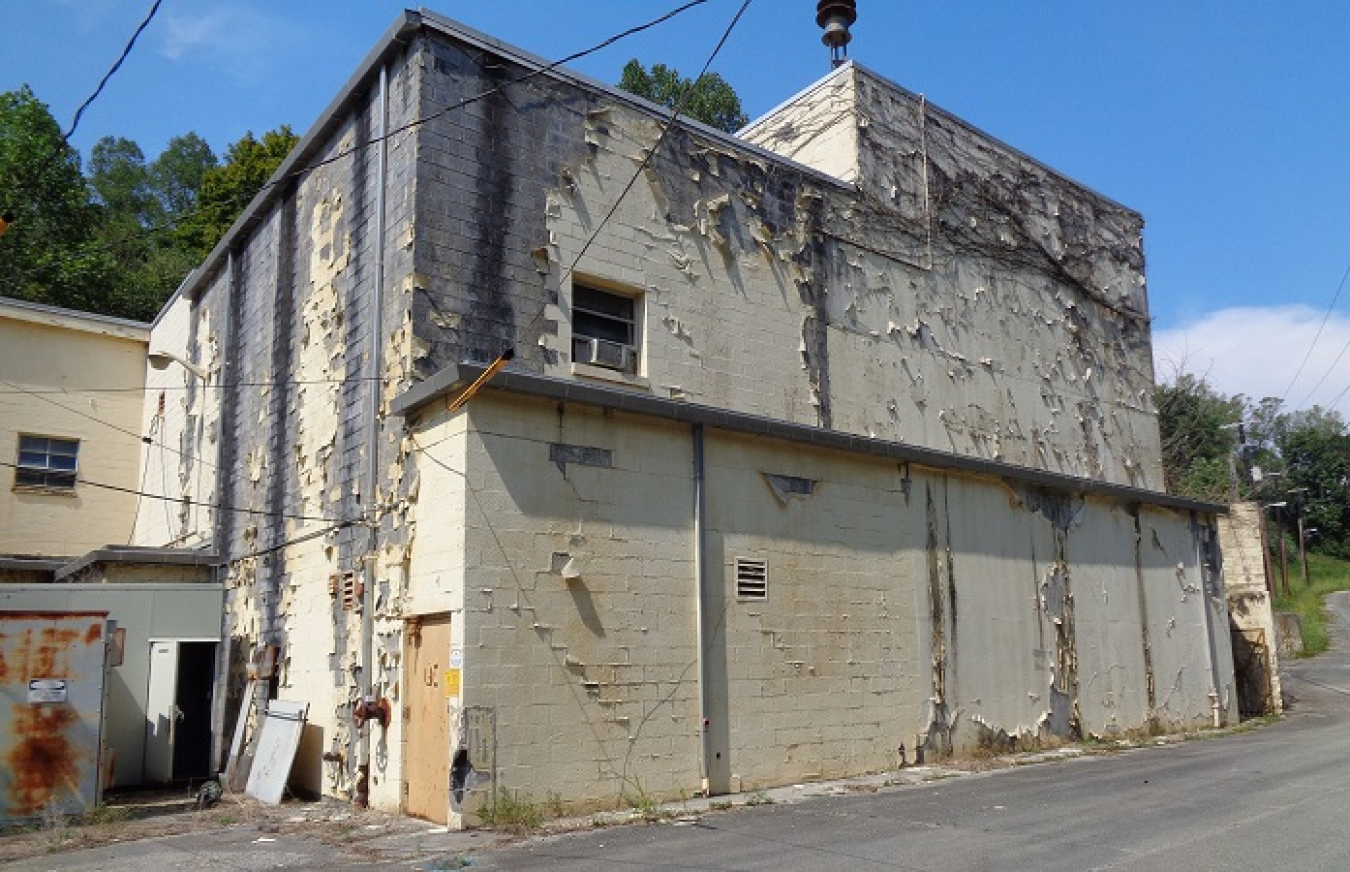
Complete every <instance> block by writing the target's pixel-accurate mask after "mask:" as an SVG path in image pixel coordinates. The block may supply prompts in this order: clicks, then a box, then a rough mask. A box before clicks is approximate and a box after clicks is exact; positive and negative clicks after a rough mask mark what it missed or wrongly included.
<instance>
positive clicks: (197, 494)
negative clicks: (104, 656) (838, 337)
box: [132, 296, 222, 548]
mask: <svg viewBox="0 0 1350 872" xmlns="http://www.w3.org/2000/svg"><path fill="white" fill-rule="evenodd" d="M212 314H213V313H212V310H211V309H210V308H209V307H203V306H198V305H196V304H195V303H194V301H193V300H191V299H188V298H186V297H177V296H176V297H174V298H172V299H171V300H170V301H169V303H168V305H167V306H166V307H165V309H164V311H162V312H161V313H160V315H159V317H158V319H156V322H155V326H154V333H153V343H152V345H151V347H150V350H151V351H153V352H168V353H170V354H175V355H177V356H178V357H179V358H181V359H183V360H186V361H188V362H189V363H192V364H194V365H195V366H198V367H200V368H201V369H202V370H203V371H204V372H205V373H206V380H205V382H203V380H202V379H201V378H199V377H197V376H196V375H194V374H193V373H192V372H191V371H189V370H188V369H187V368H186V367H183V366H181V365H179V364H177V363H170V364H169V365H168V366H167V367H165V368H164V369H162V370H157V369H155V368H154V367H151V366H146V368H145V399H144V402H143V408H142V421H141V430H140V432H142V433H144V434H146V435H147V436H149V437H150V438H151V439H152V440H153V443H152V444H150V445H148V446H145V447H144V448H143V450H142V457H141V479H142V482H141V485H142V486H141V489H143V490H147V491H149V492H151V493H154V494H157V495H159V496H163V497H166V498H167V499H162V500H160V499H149V498H147V499H146V500H145V501H144V502H143V503H142V505H141V506H140V507H139V508H138V509H137V511H136V513H135V525H136V528H135V531H134V532H133V534H132V541H133V542H135V543H136V544H139V545H149V546H154V547H180V548H196V547H210V545H211V541H212V537H211V531H212V529H213V527H214V524H215V514H214V513H215V503H216V499H215V488H216V470H217V467H218V457H217V454H218V446H217V444H216V440H217V433H216V422H218V421H219V420H220V400H221V391H220V390H219V387H220V379H221V375H222V372H221V364H222V360H221V348H220V343H219V341H217V340H216V338H215V337H216V335H217V330H216V325H215V324H214V323H213V320H212ZM198 337H204V341H203V342H201V343H199V342H198V341H197V338H198Z"/></svg>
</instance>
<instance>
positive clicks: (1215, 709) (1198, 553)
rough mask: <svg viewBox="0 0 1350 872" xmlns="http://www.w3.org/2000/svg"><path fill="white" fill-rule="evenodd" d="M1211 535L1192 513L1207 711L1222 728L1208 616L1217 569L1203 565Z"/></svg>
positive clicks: (1216, 672) (1216, 665) (1215, 723)
mask: <svg viewBox="0 0 1350 872" xmlns="http://www.w3.org/2000/svg"><path fill="white" fill-rule="evenodd" d="M1207 535H1212V533H1211V532H1210V528H1209V527H1208V526H1206V525H1203V524H1201V523H1200V521H1199V518H1198V517H1197V516H1196V515H1195V513H1194V512H1192V513H1191V537H1192V538H1193V539H1194V540H1195V564H1196V566H1197V567H1198V568H1199V570H1200V610H1201V612H1202V613H1203V615H1204V618H1205V643H1206V645H1205V650H1206V652H1207V653H1208V654H1209V711H1210V716H1211V717H1212V718H1213V721H1214V726H1215V727H1222V726H1223V706H1222V704H1221V699H1222V698H1221V697H1220V695H1219V687H1220V681H1219V657H1218V652H1217V650H1216V648H1215V644H1214V622H1213V620H1212V619H1211V617H1210V614H1209V603H1210V597H1211V595H1210V584H1211V582H1217V580H1218V571H1219V567H1217V566H1215V567H1212V568H1211V567H1210V566H1208V565H1207V564H1206V563H1205V552H1206V550H1207V549H1206V547H1205V537H1206V536H1207Z"/></svg>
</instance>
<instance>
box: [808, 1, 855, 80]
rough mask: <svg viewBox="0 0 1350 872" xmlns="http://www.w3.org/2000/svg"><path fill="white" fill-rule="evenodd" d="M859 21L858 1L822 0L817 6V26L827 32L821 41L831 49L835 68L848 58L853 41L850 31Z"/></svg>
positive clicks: (831, 60)
mask: <svg viewBox="0 0 1350 872" xmlns="http://www.w3.org/2000/svg"><path fill="white" fill-rule="evenodd" d="M857 20H858V4H857V2H856V0H820V2H818V3H817V4H816V24H818V25H820V27H821V29H822V30H824V31H825V33H824V34H823V35H822V36H821V37H820V41H821V42H823V43H825V44H826V45H828V46H829V47H830V63H831V64H832V65H833V66H836V67H837V66H839V65H840V64H842V63H843V62H844V61H845V60H846V59H847V58H848V44H849V42H851V41H852V40H853V34H851V33H849V30H848V29H849V26H850V25H852V24H853V22H855V21H857Z"/></svg>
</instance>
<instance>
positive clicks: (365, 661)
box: [352, 63, 389, 806]
mask: <svg viewBox="0 0 1350 872" xmlns="http://www.w3.org/2000/svg"><path fill="white" fill-rule="evenodd" d="M377 99H378V101H379V128H378V131H377V132H376V142H377V143H378V144H377V145H376V158H375V282H374V284H375V286H374V288H373V292H372V294H371V298H370V313H371V314H370V348H369V352H368V354H367V355H366V357H367V361H368V364H367V366H368V368H367V372H366V384H367V385H369V391H368V392H367V394H366V437H367V439H366V476H365V478H366V481H365V486H364V488H363V491H364V497H365V501H366V523H367V524H368V525H369V537H370V538H369V542H368V546H367V548H366V559H365V566H364V567H363V573H362V574H363V577H364V578H365V590H364V591H363V592H362V596H361V680H360V687H361V697H362V698H361V699H360V700H359V701H358V702H357V705H356V707H355V708H363V707H364V704H366V703H372V702H374V701H375V698H376V694H375V582H376V564H377V562H378V556H379V548H380V516H379V507H378V506H377V505H376V493H377V491H378V489H379V486H380V472H379V469H380V437H381V435H382V430H381V427H380V398H381V394H383V392H384V391H383V384H384V381H383V378H382V377H381V375H382V372H383V370H384V247H385V235H386V227H385V215H384V212H385V187H386V184H387V182H388V178H387V175H388V166H387V164H388V157H389V143H388V139H387V137H388V135H389V65H388V64H387V63H386V64H384V65H383V66H381V67H380V92H379V97H378V98H377ZM372 720H373V719H367V720H366V721H365V723H364V724H363V725H361V726H359V727H358V728H357V729H358V730H359V731H360V746H359V749H358V757H357V760H358V764H357V773H356V790H355V791H354V795H353V797H352V798H353V801H354V802H355V803H356V804H357V805H360V806H365V805H368V804H369V802H370V731H371V730H372V729H373V728H372V727H371V723H372Z"/></svg>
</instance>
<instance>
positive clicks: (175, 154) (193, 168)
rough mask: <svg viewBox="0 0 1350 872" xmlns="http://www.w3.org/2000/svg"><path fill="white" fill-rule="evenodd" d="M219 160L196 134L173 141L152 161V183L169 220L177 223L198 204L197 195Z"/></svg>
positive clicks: (185, 135) (178, 137) (175, 138)
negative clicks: (207, 175) (208, 173)
mask: <svg viewBox="0 0 1350 872" xmlns="http://www.w3.org/2000/svg"><path fill="white" fill-rule="evenodd" d="M218 163H219V162H218V161H217V160H216V154H215V152H213V151H212V150H211V146H209V145H207V143H206V140H204V139H202V138H201V137H200V136H198V135H197V134H195V133H187V134H184V135H183V136H175V137H174V138H173V139H170V140H169V144H168V145H167V146H165V148H164V151H162V152H161V153H160V155H159V157H157V158H155V161H154V163H152V164H150V167H149V174H150V186H151V188H152V189H153V190H154V192H155V195H156V196H157V197H158V198H159V205H160V208H161V209H162V210H163V212H164V215H165V216H166V218H167V220H168V221H169V222H176V221H178V220H179V219H181V218H182V217H183V216H184V215H186V214H187V213H189V212H191V211H192V210H193V209H194V208H196V206H197V194H198V192H199V191H201V189H202V182H203V180H204V179H205V178H206V174H207V172H209V171H210V170H211V169H212V168H214V167H215V166H216V165H217V164H218Z"/></svg>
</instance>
